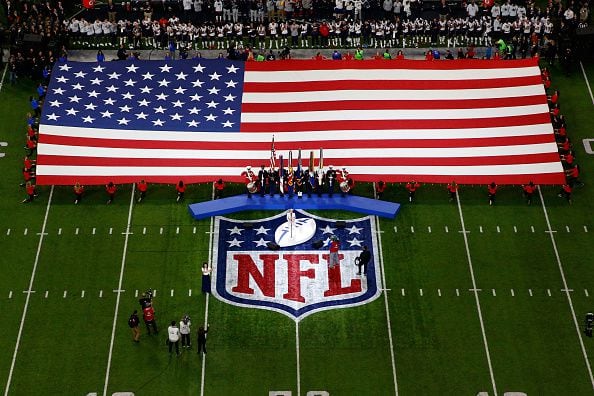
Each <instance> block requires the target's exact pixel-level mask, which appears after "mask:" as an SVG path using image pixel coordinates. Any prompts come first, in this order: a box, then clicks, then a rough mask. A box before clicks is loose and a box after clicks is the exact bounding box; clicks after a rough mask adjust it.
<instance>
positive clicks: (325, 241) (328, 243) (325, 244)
mask: <svg viewBox="0 0 594 396" xmlns="http://www.w3.org/2000/svg"><path fill="white" fill-rule="evenodd" d="M330 241H331V240H330V238H326V240H324V245H323V246H329V245H330Z"/></svg>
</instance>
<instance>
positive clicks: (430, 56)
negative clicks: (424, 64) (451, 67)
mask: <svg viewBox="0 0 594 396" xmlns="http://www.w3.org/2000/svg"><path fill="white" fill-rule="evenodd" d="M434 59H435V58H434V57H433V51H431V50H429V51H427V52H426V53H425V60H427V61H432V60H434Z"/></svg>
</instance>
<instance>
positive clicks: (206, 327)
mask: <svg viewBox="0 0 594 396" xmlns="http://www.w3.org/2000/svg"><path fill="white" fill-rule="evenodd" d="M210 198H211V199H214V184H213V185H212V192H211V194H210ZM210 230H211V234H210V238H209V240H208V263H209V264H210V268H212V244H213V234H214V232H213V231H214V217H211V218H210ZM208 297H209V293H206V307H205V309H204V328H205V329H207V330H208ZM207 335H208V334H207ZM205 371H206V354H203V355H202V371H201V373H202V375H201V378H200V396H204V373H205Z"/></svg>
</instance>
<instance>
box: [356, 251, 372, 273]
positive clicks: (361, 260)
mask: <svg viewBox="0 0 594 396" xmlns="http://www.w3.org/2000/svg"><path fill="white" fill-rule="evenodd" d="M370 261H371V252H370V251H369V249H368V248H367V246H363V251H362V252H361V254H359V257H357V258H356V259H355V264H357V267H359V272H357V275H361V273H363V276H367V264H369V262H370ZM361 269H363V271H362V272H361Z"/></svg>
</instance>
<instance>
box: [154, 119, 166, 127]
mask: <svg viewBox="0 0 594 396" xmlns="http://www.w3.org/2000/svg"><path fill="white" fill-rule="evenodd" d="M152 123H153V126H163V124H164V123H165V122H164V121H161V119H160V118H157V119H156V120H154V121H152Z"/></svg>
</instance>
